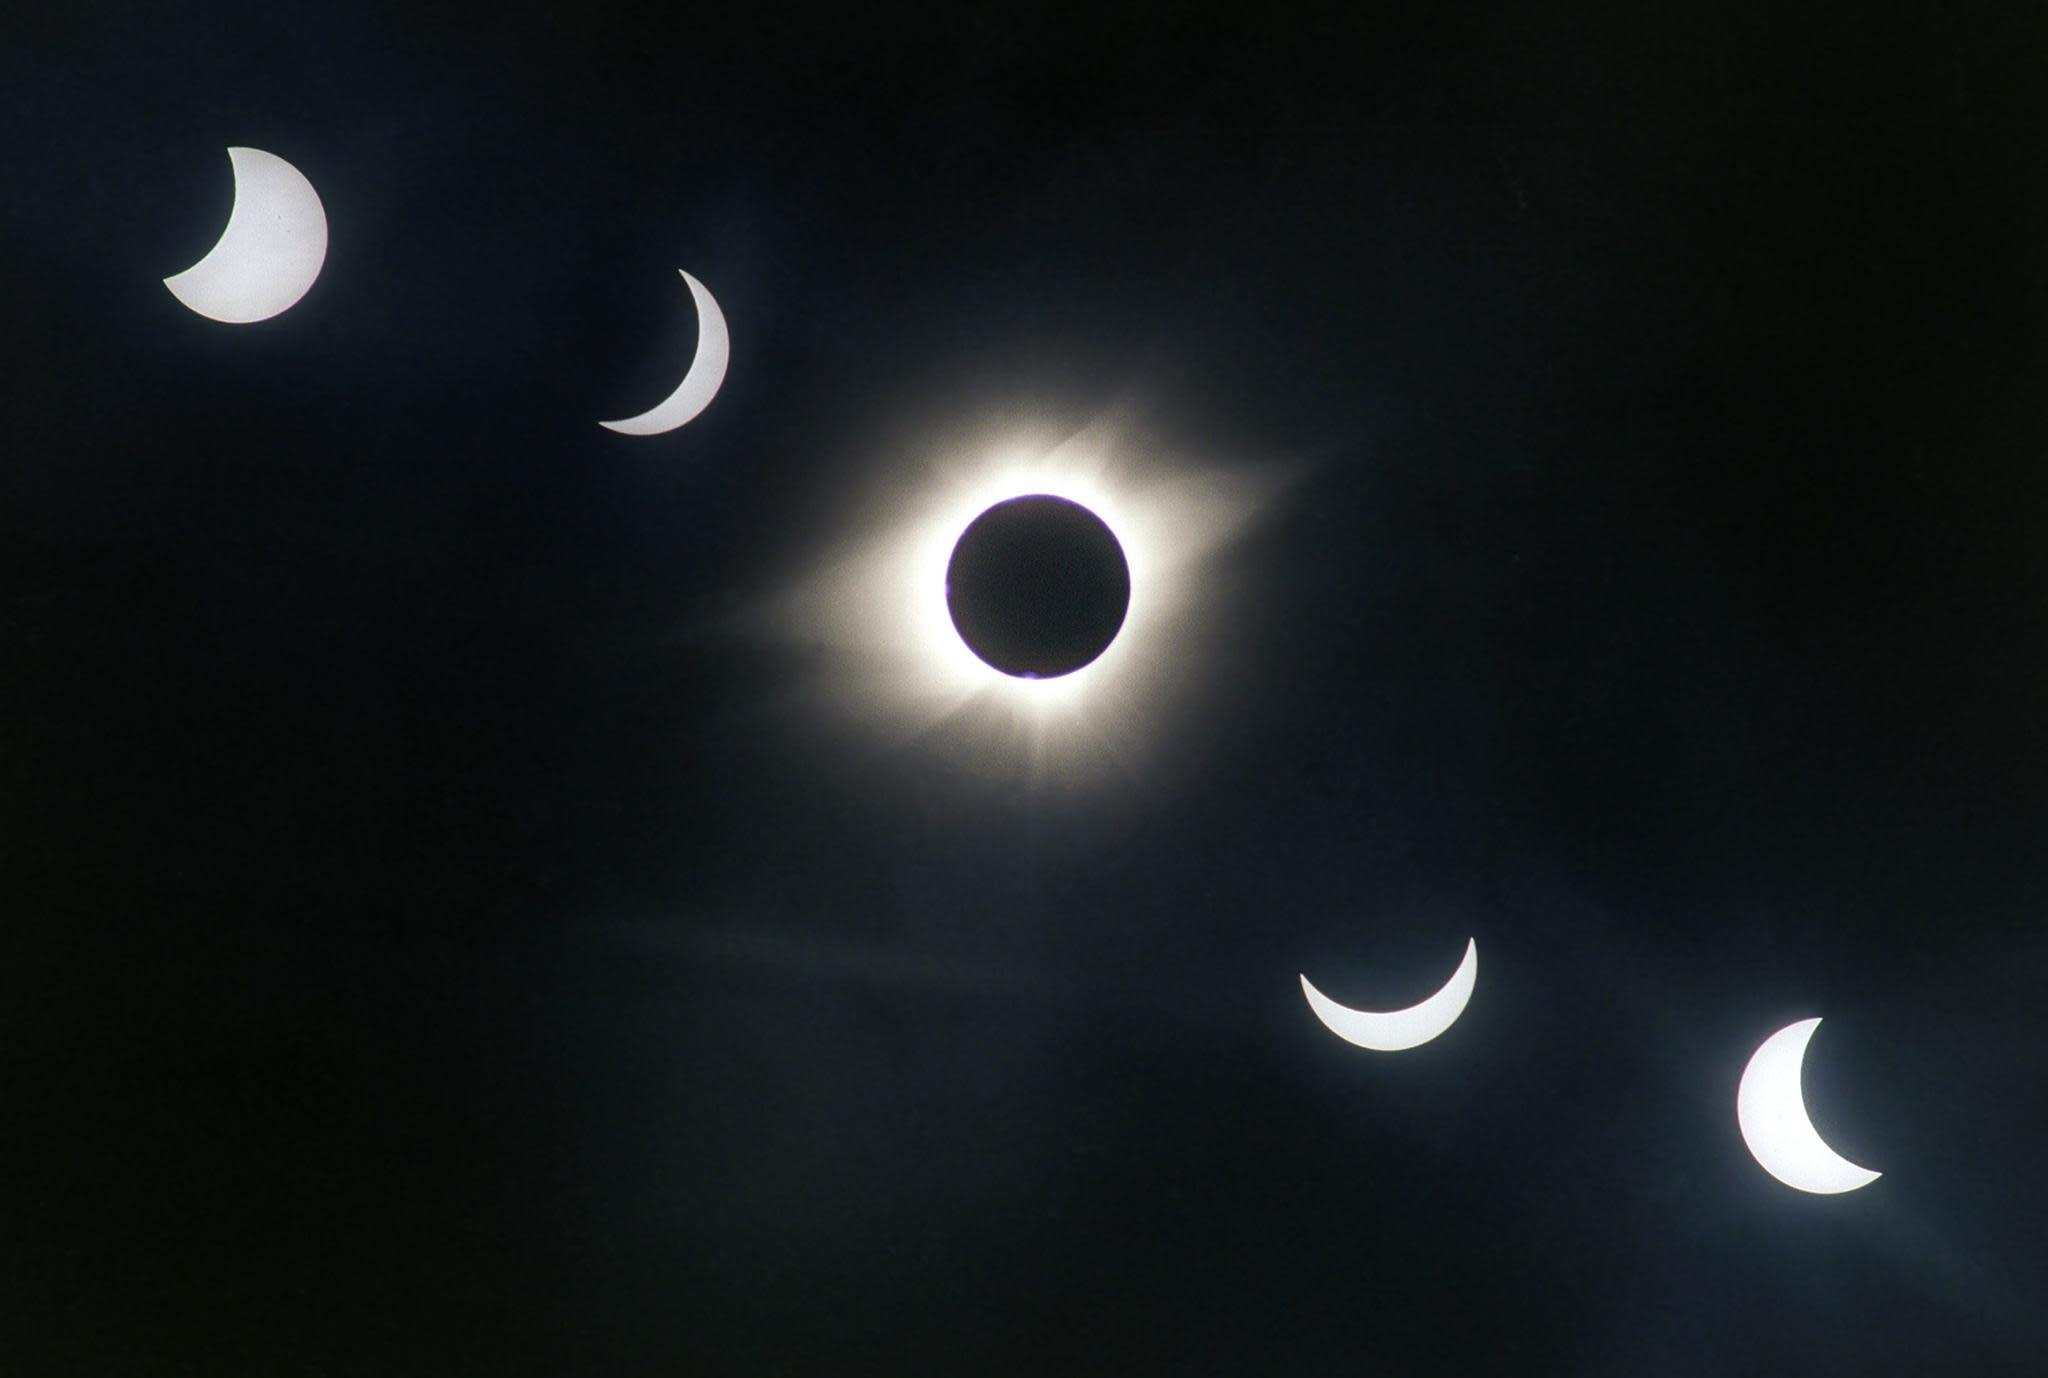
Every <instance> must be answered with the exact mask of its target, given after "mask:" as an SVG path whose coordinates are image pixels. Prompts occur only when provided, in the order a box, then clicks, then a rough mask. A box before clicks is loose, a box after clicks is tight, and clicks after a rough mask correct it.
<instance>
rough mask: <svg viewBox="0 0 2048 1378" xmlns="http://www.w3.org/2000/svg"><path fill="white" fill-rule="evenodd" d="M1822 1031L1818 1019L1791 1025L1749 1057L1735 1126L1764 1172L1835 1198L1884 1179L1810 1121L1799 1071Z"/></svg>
mask: <svg viewBox="0 0 2048 1378" xmlns="http://www.w3.org/2000/svg"><path fill="white" fill-rule="evenodd" d="M1819 1027H1820V1020H1818V1019H1802V1020H1800V1021H1799V1022H1798V1023H1797V1024H1788V1025H1786V1026H1785V1027H1784V1028H1782V1029H1780V1030H1778V1031H1777V1032H1776V1033H1774V1034H1772V1035H1771V1036H1770V1037H1769V1038H1767V1039H1765V1040H1764V1041H1763V1044H1762V1046H1760V1047H1759V1048H1758V1049H1757V1050H1756V1052H1754V1053H1752V1054H1751V1055H1750V1059H1749V1065H1748V1066H1747V1067H1745V1068H1743V1069H1742V1085H1741V1086H1740V1087H1739V1088H1738V1089H1737V1090H1736V1092H1735V1121H1736V1123H1737V1124H1738V1125H1740V1126H1741V1127H1742V1141H1743V1142H1744V1143H1746V1144H1748V1145H1749V1151H1750V1153H1751V1154H1753V1155H1755V1157H1756V1160H1757V1162H1759V1163H1761V1164H1762V1165H1763V1169H1764V1171H1765V1172H1768V1173H1770V1174H1771V1176H1773V1177H1775V1178H1777V1179H1778V1180H1779V1181H1780V1182H1783V1183H1784V1184H1785V1185H1786V1186H1788V1187H1797V1188H1798V1189H1799V1190H1801V1191H1811V1192H1816V1193H1819V1194H1820V1195H1823V1196H1831V1195H1833V1194H1835V1193H1836V1192H1844V1191H1854V1190H1856V1188H1858V1187H1867V1186H1869V1185H1870V1184H1871V1183H1872V1182H1875V1181H1876V1180H1877V1179H1878V1178H1879V1177H1880V1176H1882V1175H1883V1174H1881V1173H1876V1172H1872V1171H1871V1170H1870V1169H1869V1168H1865V1167H1858V1166H1857V1165H1856V1164H1854V1163H1852V1162H1850V1161H1849V1160H1848V1159H1847V1158H1844V1157H1843V1156H1842V1155H1841V1154H1839V1153H1837V1152H1835V1151H1834V1150H1833V1149H1832V1148H1829V1147H1828V1146H1827V1142H1826V1141H1825V1140H1824V1139H1822V1138H1821V1136H1820V1131H1818V1130H1816V1129H1815V1128H1814V1127H1813V1121H1812V1120H1810V1119H1808V1118H1807V1117H1806V1097H1805V1096H1804V1095H1803V1094H1802V1093H1801V1091H1800V1089H1799V1072H1800V1068H1801V1067H1802V1066H1804V1065H1805V1062H1806V1045H1807V1042H1808V1041H1809V1040H1811V1039H1812V1037H1813V1031H1814V1030H1815V1029H1817V1028H1819Z"/></svg>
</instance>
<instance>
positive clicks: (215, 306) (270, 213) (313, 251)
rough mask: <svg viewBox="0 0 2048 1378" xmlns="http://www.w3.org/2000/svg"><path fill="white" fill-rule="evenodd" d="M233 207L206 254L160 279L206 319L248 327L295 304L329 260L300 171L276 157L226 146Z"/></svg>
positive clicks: (309, 187) (318, 213) (317, 207)
mask: <svg viewBox="0 0 2048 1378" xmlns="http://www.w3.org/2000/svg"><path fill="white" fill-rule="evenodd" d="M228 162H229V164H230V165H231V166H232V167H233V168H234V173H235V206H234V209H233V210H232V211H230V212H229V213H228V224H227V228H226V229H224V230H222V231H221V234H220V239H219V240H218V241H216V242H215V244H214V246H213V247H212V248H211V249H209V250H207V252H206V257H204V258H202V259H200V260H199V261H198V262H197V263H195V264H193V265H192V266H191V267H190V268H187V269H186V270H185V271H184V272H182V273H178V274H176V275H175V276H172V277H167V278H165V279H164V286H166V287H168V288H170V289H171V295H173V296H175V297H176V298H177V299H178V300H179V301H181V302H183V303H185V305H186V306H188V307H190V308H191V309H192V310H194V311H196V312H198V313H199V314H200V315H202V316H205V317H207V318H208V319H210V320H216V321H224V322H226V323H227V324H229V325H248V324H250V323H252V322H255V321H263V320H269V319H270V318H271V317H272V316H275V315H277V314H278V313H279V312H281V311H284V310H286V309H288V308H289V307H291V306H292V305H294V304H295V303H297V301H298V300H299V298H301V297H303V296H305V295H306V293H307V291H309V290H310V289H311V288H312V286H313V280H314V279H315V278H317V277H319V276H320V268H321V265H322V264H324V263H326V262H327V211H326V209H325V208H324V207H322V206H321V204H320V194H319V193H318V192H316V191H314V190H313V184H312V183H311V182H309V181H307V180H306V178H305V174H303V173H301V172H300V171H299V170H298V169H297V168H295V167H293V166H292V165H291V164H290V163H288V162H286V161H285V160H284V159H282V158H280V157H278V156H277V155H276V154H275V153H265V152H264V151H263V150H262V149H260V148H231V149H229V150H228Z"/></svg>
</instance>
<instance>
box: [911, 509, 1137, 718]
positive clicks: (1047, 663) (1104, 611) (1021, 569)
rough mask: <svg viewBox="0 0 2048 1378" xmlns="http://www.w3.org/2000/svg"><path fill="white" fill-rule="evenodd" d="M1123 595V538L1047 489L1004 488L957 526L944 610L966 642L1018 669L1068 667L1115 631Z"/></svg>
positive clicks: (1042, 674) (1027, 672) (1055, 671)
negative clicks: (1022, 493) (1013, 494)
mask: <svg viewBox="0 0 2048 1378" xmlns="http://www.w3.org/2000/svg"><path fill="white" fill-rule="evenodd" d="M1130 605H1131V570H1130V566H1129V565H1128V564H1127V563H1126V562H1125V560H1124V550H1123V546H1122V545H1120V544H1118V542H1117V538H1116V533H1115V532H1113V531H1111V530H1110V529H1109V527H1108V525H1107V524H1105V523H1104V522H1103V520H1102V518H1100V517H1098V516H1096V515H1095V514H1094V513H1093V512H1090V511H1089V510H1088V509H1087V508H1085V507H1083V506H1081V505H1080V504H1079V503H1077V502H1070V501H1068V500H1067V499H1066V498H1058V497H1053V496H1052V495H1050V494H1046V493H1037V494H1032V495H1030V496H1028V497H1019V498H1011V499H1009V500H1008V501H1006V502H999V503H997V504H996V505H995V506H993V507H991V508H989V509H988V510H986V511H985V512H983V513H982V514H981V515H980V516H978V517H976V518H975V519H974V520H973V521H972V522H970V523H968V525H967V529H966V530H965V531H964V532H962V533H961V535H960V539H959V541H958V542H957V543H956V544H955V545H954V547H953V558H952V559H951V560H950V561H949V562H948V563H947V565H946V610H947V611H948V612H949V613H951V614H952V618H953V626H954V628H955V629H956V630H958V631H959V633H960V639H961V640H962V641H964V642H966V643H967V648H968V649H969V650H971V651H973V652H974V654H975V655H976V656H978V657H980V659H981V660H982V661H983V662H984V663H985V664H987V665H990V666H992V667H994V668H995V669H997V670H1000V671H1002V672H1003V673H1004V674H1006V675H1014V676H1016V677H1017V678H1019V679H1054V678H1057V677H1058V676H1060V675H1067V674H1072V673H1073V672H1074V671H1076V670H1078V669H1080V668H1081V667H1082V666H1084V665H1086V664H1088V663H1089V662H1090V661H1092V660H1094V659H1095V658H1096V657H1097V656H1099V655H1101V654H1102V653H1103V652H1104V651H1105V650H1107V649H1109V644H1110V643H1111V642H1112V641H1114V640H1116V634H1117V632H1118V630H1119V629H1120V628H1121V627H1122V626H1123V624H1124V613H1125V612H1126V611H1128V610H1129V608H1130Z"/></svg>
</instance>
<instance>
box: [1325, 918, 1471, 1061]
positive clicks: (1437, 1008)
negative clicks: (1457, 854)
mask: <svg viewBox="0 0 2048 1378" xmlns="http://www.w3.org/2000/svg"><path fill="white" fill-rule="evenodd" d="M1478 980H1479V942H1478V940H1477V939H1468V940H1467V941H1466V943H1465V960H1464V961H1462V962H1460V963H1458V969H1457V970H1456V971H1454V972H1452V973H1451V979H1450V980H1448V981H1446V982H1444V984H1443V986H1442V987H1441V988H1440V989H1439V990H1438V991H1437V993H1436V994H1434V995H1432V996H1430V997H1429V998H1428V999H1427V1000H1424V1001H1423V1002H1422V1003H1421V1004H1419V1005H1410V1006H1409V1007H1408V1008H1407V1009H1405V1010H1386V1011H1383V1012H1376V1011H1372V1010H1354V1009H1352V1008H1351V1007H1350V1006H1348V1005H1340V1004H1338V1003H1337V1002H1336V1001H1335V1000H1332V999H1331V998H1330V997H1329V996H1327V995H1325V994H1323V993H1322V992H1321V991H1319V990H1317V989H1316V988H1315V987H1314V986H1312V985H1310V984H1309V979H1308V977H1306V976H1304V977H1302V978H1301V993H1302V994H1303V995H1305V996H1307V997H1308V1007H1309V1008H1310V1009H1311V1010H1314V1011H1315V1015H1316V1018H1318V1019H1320V1020H1322V1021H1323V1027H1325V1028H1327V1029H1328V1030H1329V1031H1330V1032H1331V1033H1333V1034H1335V1035H1337V1037H1339V1038H1341V1039H1343V1040H1344V1041H1345V1042H1346V1043H1352V1044H1356V1045H1357V1046H1358V1047H1361V1048H1370V1049H1372V1050H1373V1051H1374V1052H1378V1053H1398V1052H1403V1051H1405V1050H1406V1049H1409V1048H1416V1047H1420V1046H1421V1045H1422V1044H1424V1043H1427V1042H1429V1041H1430V1040H1431V1039H1432V1038H1435V1037H1437V1036H1438V1035H1439V1034H1441V1033H1443V1031H1444V1030H1445V1029H1448V1028H1450V1027H1451V1025H1453V1024H1455V1023H1457V1022H1458V1016H1459V1015H1461V1014H1463V1013H1464V1012H1465V1005H1466V1003H1467V1002H1469V1001H1470V1000H1471V999H1472V988H1473V986H1474V985H1476V984H1477V983H1478Z"/></svg>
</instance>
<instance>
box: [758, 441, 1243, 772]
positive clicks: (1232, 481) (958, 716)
mask: <svg viewBox="0 0 2048 1378" xmlns="http://www.w3.org/2000/svg"><path fill="white" fill-rule="evenodd" d="M1132 450H1133V447H1131V446H1130V445H1128V443H1127V442H1126V441H1125V440H1124V439H1123V438H1122V437H1120V436H1119V435H1118V434H1116V433H1115V431H1114V428H1112V427H1111V426H1109V425H1108V424H1106V423H1105V424H1099V425H1097V426H1094V427H1090V428H1088V429H1086V430H1083V431H1081V432H1080V433H1079V434H1076V435H1073V436H1071V437H1069V438H1067V439H1066V440H1064V441H1055V442H1049V443H1041V444H1032V443H1029V442H1024V441H1019V440H1015V439H1011V440H1008V441H1006V442H1005V441H997V442H993V443H985V444H981V445H967V446H963V447H962V448H961V453H960V455H959V457H958V458H955V459H952V460H943V461H938V462H935V463H933V464H932V465H930V466H928V467H926V466H919V468H918V471H917V473H916V474H915V475H914V476H913V479H912V481H911V482H909V483H906V484H905V486H904V487H903V488H902V489H900V490H899V491H898V492H897V493H895V494H893V495H891V496H890V497H889V498H887V499H885V500H883V501H882V502H880V503H878V504H876V506H877V508H878V509H879V512H880V516H879V518H878V519H876V520H874V521H873V522H872V523H871V524H870V527H871V529H869V530H868V531H867V532H866V533H865V534H863V535H861V536H860V537H858V538H856V539H855V540H853V541H852V542H850V543H849V544H848V546H847V547H846V548H844V549H842V550H841V551H840V553H839V556H838V558H836V559H834V560H831V561H829V562H827V563H826V564H825V565H824V566H823V567H821V568H819V569H817V570H816V571H814V572H813V573H812V574H810V575H809V576H808V577H806V578H804V579H803V580H802V581H800V582H799V583H798V584H797V585H796V586H795V587H794V588H792V589H790V590H788V591H787V592H786V593H785V594H783V595H782V596H780V597H778V598H776V599H775V600H773V601H772V603H771V604H770V605H769V606H768V607H767V608H766V609H764V610H763V611H764V614H765V615H764V616H763V617H762V619H761V622H762V624H763V626H762V628H761V630H763V631H764V633H765V634H767V635H769V636H771V637H772V638H774V639H776V640H782V641H790V642H796V643H800V644H804V645H807V646H812V647H823V648H824V649H825V650H826V653H827V654H826V655H825V657H824V660H823V662H822V663H821V664H820V666H819V671H820V678H819V680H818V681H817V684H816V688H817V690H818V692H819V693H820V695H821V696H822V697H823V698H824V699H825V700H826V701H827V702H829V703H830V704H831V705H833V706H835V707H837V708H839V709H843V710H844V711H845V713H846V714H847V716H848V717H849V718H852V719H856V720H860V719H864V720H867V721H868V722H869V723H871V724H874V725H878V726H880V727H881V728H882V729H883V730H884V731H885V732H887V733H890V734H892V735H894V736H895V737H897V738H898V739H901V740H908V739H910V738H928V737H930V736H932V735H933V734H934V733H938V732H942V731H943V732H945V733H948V734H952V735H954V736H957V737H964V738H965V740H964V741H961V742H959V743H957V745H958V746H959V748H960V750H961V751H962V752H963V753H964V754H965V755H966V756H967V757H969V758H971V760H972V762H973V763H974V764H978V765H980V766H984V767H987V768H989V769H992V770H998V771H1005V770H1007V769H1008V767H1009V766H1010V765H1012V764H1014V763H1016V762H1019V761H1022V762H1024V763H1025V764H1026V765H1027V766H1028V767H1030V768H1031V769H1033V770H1034V771H1039V772H1044V773H1057V774H1062V775H1067V776H1073V775H1077V774H1085V773H1086V772H1087V769H1088V768H1089V767H1090V766H1091V765H1115V764H1119V763H1120V764H1121V765H1123V766H1125V767H1129V766H1130V765H1132V764H1133V763H1134V757H1135V756H1136V755H1137V753H1138V750H1139V747H1140V743H1141V741H1142V739H1143V738H1144V737H1145V736H1146V735H1148V733H1149V732H1150V731H1151V730H1152V729H1154V728H1156V727H1157V726H1158V724H1159V721H1160V718H1161V715H1162V713H1163V712H1164V711H1165V709H1166V707H1167V706H1169V704H1170V703H1171V702H1172V701H1173V700H1174V699H1175V697H1176V696H1177V695H1178V694H1183V693H1185V692H1186V691H1189V690H1191V689H1195V688H1199V687H1200V681H1201V680H1202V678H1203V677H1204V675H1205V673H1206V674H1208V675H1211V676H1213V675H1214V674H1215V672H1216V671H1217V669H1218V665H1217V658H1216V656H1215V654H1214V653H1213V652H1212V651H1211V649H1210V647H1211V646H1212V645H1215V644H1227V643H1228V642H1229V640H1230V638H1231V637H1232V636H1238V637H1241V636H1242V629H1241V625H1239V626H1236V627H1233V626H1230V625H1229V619H1230V616H1231V614H1230V610H1229V607H1228V599H1227V598H1224V597H1223V596H1222V594H1221V591H1220V590H1219V589H1217V588H1216V587H1214V586H1213V581H1211V580H1209V579H1208V578H1206V576H1208V575H1210V574H1212V573H1213V572H1214V567H1215V564H1216V561H1217V558H1218V557H1219V556H1220V555H1221V553H1222V552H1223V551H1224V550H1225V548H1226V547H1227V546H1228V545H1229V544H1230V543H1231V542H1232V540H1233V539H1235V538H1236V537H1237V536H1238V535H1240V534H1241V533H1242V531H1243V529H1244V527H1245V526H1246V524H1247V523H1248V522H1249V521H1250V520H1251V518H1252V517H1254V516H1255V515H1256V514H1257V513H1258V511H1259V510H1260V509H1261V508H1262V507H1263V506H1265V505H1266V503H1267V502H1268V501H1269V498H1270V495H1271V491H1272V488H1273V483H1272V475H1271V474H1270V473H1261V474H1258V475H1250V474H1247V473H1245V472H1243V471H1241V470H1240V471H1222V470H1217V469H1203V470H1197V469H1194V468H1192V467H1182V466H1180V465H1171V464H1168V463H1163V462H1161V461H1159V460H1156V459H1150V458H1145V459H1141V458H1139V457H1137V456H1136V455H1135V454H1134V453H1133V452H1132ZM1033 494H1047V495H1050V496H1052V497H1058V498H1065V499H1068V500H1069V501H1072V502H1076V503H1079V504H1080V505H1081V506H1083V507H1085V508H1087V509H1088V510H1089V511H1090V512H1093V513H1094V514H1095V515H1096V516H1097V517H1099V518H1101V519H1102V521H1103V523H1104V524H1106V525H1107V526H1108V527H1109V529H1110V530H1111V531H1112V532H1113V533H1114V534H1115V536H1116V539H1117V541H1118V543H1119V544H1121V546H1122V547H1123V554H1124V559H1125V561H1126V563H1127V565H1128V567H1129V571H1130V605H1129V607H1128V609H1127V611H1126V613H1125V616H1124V621H1123V626H1122V628H1121V629H1120V630H1119V632H1118V633H1117V636H1116V638H1115V640H1113V641H1112V642H1111V643H1110V644H1109V646H1108V647H1107V648H1106V649H1105V650H1104V651H1103V652H1102V654H1101V655H1100V656H1098V657H1097V658H1096V659H1095V660H1093V661H1091V662H1090V663H1088V664H1087V665H1085V666H1083V667H1081V668H1080V669H1078V670H1076V671H1074V672H1073V673H1071V674H1065V675H1060V676H1057V677H1054V678H1047V679H1029V678H1023V677H1019V676H1013V675H1006V674H1004V673H1002V672H1001V671H999V670H997V669H995V668H994V667H992V666H990V665H988V664H987V663H985V662H983V661H982V660H981V659H980V658H979V657H977V656H976V655H975V654H974V652H973V651H972V650H970V649H969V648H968V646H967V644H966V642H964V641H963V640H961V637H960V632H959V630H958V629H957V628H956V627H955V626H954V624H953V618H952V614H951V612H950V610H949V609H948V608H947V605H946V571H947V566H948V564H949V562H950V561H951V559H952V555H953V548H954V546H955V544H956V543H957V542H958V541H959V539H960V536H961V533H962V532H964V531H965V530H966V529H967V527H968V526H969V524H970V523H972V522H973V521H974V519H975V518H976V517H978V516H980V515H981V514H982V513H983V512H985V511H987V510H988V509H989V508H990V507H993V506H994V505H995V504H997V503H1000V502H1004V501H1007V500H1009V499H1011V498H1017V497H1025V496H1030V495H1033Z"/></svg>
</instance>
